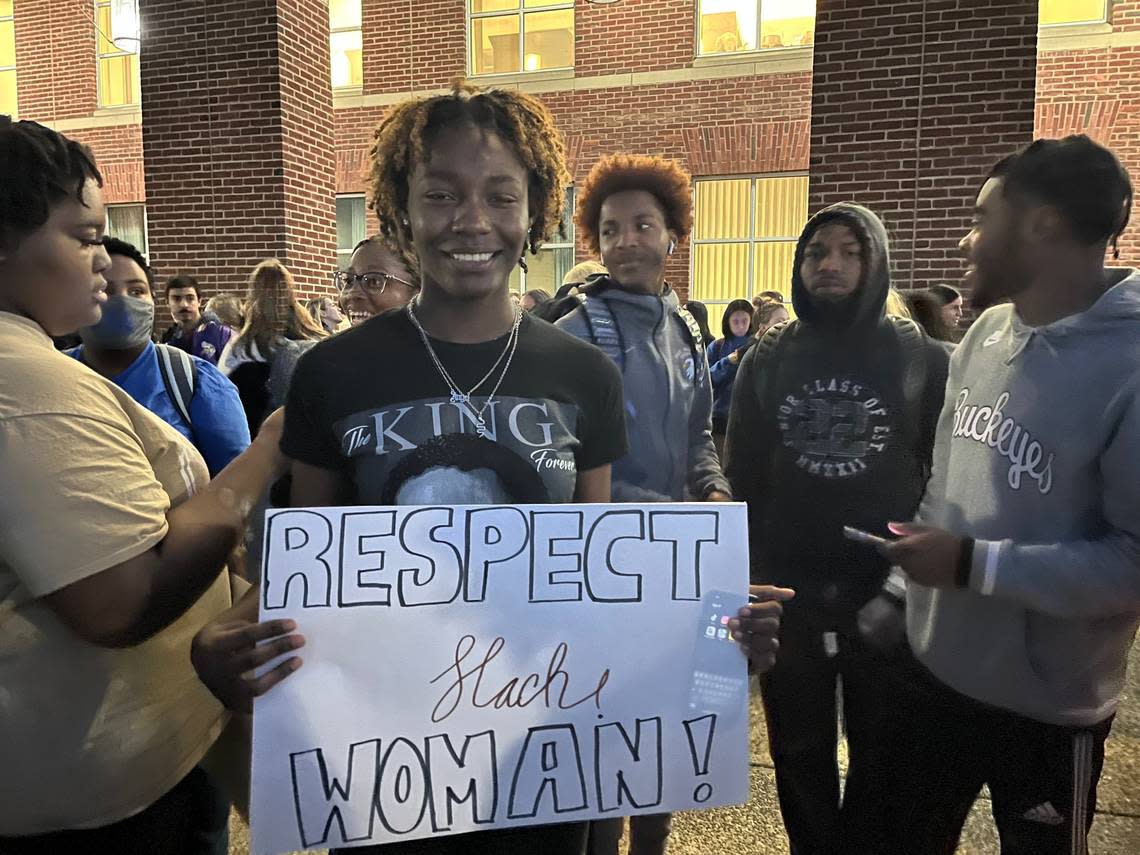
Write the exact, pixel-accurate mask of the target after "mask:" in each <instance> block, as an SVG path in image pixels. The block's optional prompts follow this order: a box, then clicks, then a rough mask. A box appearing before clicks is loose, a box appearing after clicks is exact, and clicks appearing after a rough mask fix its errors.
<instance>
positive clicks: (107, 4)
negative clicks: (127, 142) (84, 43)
mask: <svg viewBox="0 0 1140 855" xmlns="http://www.w3.org/2000/svg"><path fill="white" fill-rule="evenodd" d="M94 6H95V18H94V24H95V104H96V106H97V108H98V109H100V110H137V109H139V107H141V106H142V71H141V68H140V65H141V63H140V62H139V52H138V51H137V50H133V51H130V50H122V49H121V48H115V50H114V51H113V52H112V53H100V51H99V40H100V39H106V41H107V42H109V43H110V44H111V46H112V47H113V48H114V47H115V44H114V42H112V41H111V39H110V36H109V34H106V33H104V32H103V31H102V30H100V29H99V11H100V10H101V9H107V11H108V14H110V10H111V0H95V2H94ZM119 56H133V57H135V60H134V62H132V63H131V71H132V74H133V76H134V87H133V89H134V96H135V97H134V100H133V101H131V102H129V103H127V104H104V103H103V87H104V83H105V75H104V74H103V60H105V59H113V58H115V57H119Z"/></svg>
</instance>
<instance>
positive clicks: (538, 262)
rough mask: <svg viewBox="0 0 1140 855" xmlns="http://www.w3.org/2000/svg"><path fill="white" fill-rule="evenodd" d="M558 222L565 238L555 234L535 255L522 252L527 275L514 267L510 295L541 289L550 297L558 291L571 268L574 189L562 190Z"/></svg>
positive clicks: (572, 263)
mask: <svg viewBox="0 0 1140 855" xmlns="http://www.w3.org/2000/svg"><path fill="white" fill-rule="evenodd" d="M562 222H564V223H565V224H566V236H565V237H563V236H562V235H560V234H557V233H555V235H554V237H553V238H552V239H551V241H550V243H544V244H543V245H542V246H541V247H540V248H539V250H538V255H531V254H530V250H526V251H525V255H526V266H527V272H526V273H523V271H522V268H520V267H518V266H517V265H516V267H515V269H514V272H513V273H512V274H511V286H510V287H511V291H513V292H515V293H518V294H525V293H526V292H527V291H533V290H534V289H535V288H541V289H542V290H543V291H545V292H546V293H547V294H549V295H550V296H552V297H553V296H554V292H555V291H557V290H558V289H559V288H561V287H562V277H563V276H565V275H566V274H567V273H569V272H570V268H571V267H573V266H574V188H573V187H570V188H567V190H566V206H565V207H564V208H563V209H562Z"/></svg>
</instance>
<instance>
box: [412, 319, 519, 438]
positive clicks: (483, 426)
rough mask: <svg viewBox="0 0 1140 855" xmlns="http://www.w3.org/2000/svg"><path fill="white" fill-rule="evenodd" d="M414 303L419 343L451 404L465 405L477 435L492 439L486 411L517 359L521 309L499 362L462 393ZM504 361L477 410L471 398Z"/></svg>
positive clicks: (414, 321) (413, 320) (414, 322)
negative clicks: (434, 346)
mask: <svg viewBox="0 0 1140 855" xmlns="http://www.w3.org/2000/svg"><path fill="white" fill-rule="evenodd" d="M414 302H415V301H412V302H411V303H408V318H409V319H410V320H411V322H412V326H414V327H415V328H416V331H417V332H419V334H420V340H421V341H422V342H423V343H424V349H425V350H427V352H428V356H430V357H431V361H432V364H434V365H435V368H436V370H437V371H438V372H439V375H440V377H442V378H443V382H444V383H446V384H447V388H448V389H449V390H450V391H451V403H453V404H456V405H458V406H460V407H463V406H466V407H467V408H468V410H469V411H470V412H472V414H473V415H474V416H475V432H476V433H478V434H479V436H481V437H482V438H483V439H491V432H490V431H488V430H487V423H486V421H485V420H484V419H483V413H484V412H486V410H487V407H489V406H490V405H491V402H492V401H494V400H495V395H497V394H498V392H499V387H500V386H502V385H503V380H504V379H505V378H506V376H507V371H509V370H510V367H511V360H513V359H514V358H515V350H516V349H517V348H518V344H519V326H520V325H521V324H522V309H521V308H516V309H515V321H514V324H513V325H512V326H511V332H510V335H509V336H507V343H506V345H505V346H504V347H503V352H502V353H500V354H499V357H498V359H496V360H495V362H494V363H493V364H492V365H491V367H490V369H488V371H487V373H486V374H484V375H483V378H482V379H481V380H480V381H479V382H478V383H476V384H475V385H474V386H472V387H471V388H470V389H469V390H468V391H467V392H463V391H462V390H461V389H460V388H459V384H458V383H456V382H455V380H453V379H452V377H451V375H450V374H449V373H448V371H447V369H446V368H444V367H443V363H442V362H441V361H440V358H439V356H438V355H437V354H436V352H435V348H433V347H432V346H431V341H430V340H429V339H428V334H427V332H426V331H425V330H424V328H423V326H422V325H421V324H420V319H419V318H417V317H416V312H415V309H414V308H413V303H414ZM504 358H506V364H505V365H503V371H502V373H501V374H500V375H499V379H498V380H497V381H496V382H495V386H494V388H493V389H491V394H490V395H488V396H487V397H486V398H485V399H484V401H483V406H481V407H480V408H479V409H478V410H475V409H474V408H473V407H472V406H471V396H472V395H474V394H475V392H476V391H478V389H479V387H480V386H482V385H483V384H484V383H486V382H487V381H488V380H489V379H490V378H491V375H492V374H494V373H495V369H496V368H498V367H499V364H500V363H501V362H502V361H503V359H504Z"/></svg>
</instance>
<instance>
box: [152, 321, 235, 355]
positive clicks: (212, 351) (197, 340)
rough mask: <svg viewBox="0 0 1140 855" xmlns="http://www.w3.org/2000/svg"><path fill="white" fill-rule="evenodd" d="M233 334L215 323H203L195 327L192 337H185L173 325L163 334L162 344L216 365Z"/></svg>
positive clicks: (176, 326)
mask: <svg viewBox="0 0 1140 855" xmlns="http://www.w3.org/2000/svg"><path fill="white" fill-rule="evenodd" d="M233 334H234V331H233V330H232V329H230V328H229V327H227V326H225V325H224V324H220V323H218V322H217V321H203V322H202V323H200V324H198V326H197V327H195V329H194V333H193V335H186V334H185V333H184V332H183V331H182V328H181V327H180V326H178V325H177V324H175V325H174V326H172V327H171V328H170V329H168V330H167V331H166V332H165V333H164V334H163V336H162V343H163V344H169V345H173V346H174V347H177V348H178V349H180V350H185V351H186V352H187V353H189V354H190V355H191V356H197V357H199V358H200V359H205V360H206V361H207V362H211V363H213V364H214V365H217V364H218V357H219V356H221V355H222V350H223V349H224V348H225V346H226V342H228V341H229V340H230V336H232V335H233Z"/></svg>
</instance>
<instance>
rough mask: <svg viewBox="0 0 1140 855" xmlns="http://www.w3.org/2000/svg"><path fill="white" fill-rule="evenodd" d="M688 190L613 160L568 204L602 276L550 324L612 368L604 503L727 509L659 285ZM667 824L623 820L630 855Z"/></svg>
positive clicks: (606, 840)
mask: <svg viewBox="0 0 1140 855" xmlns="http://www.w3.org/2000/svg"><path fill="white" fill-rule="evenodd" d="M690 183H691V180H690V176H689V174H688V173H687V172H686V171H685V170H684V169H683V168H682V167H681V166H680V165H679V164H678V163H676V162H675V161H672V160H665V159H663V158H660V157H644V156H636V155H628V154H615V155H611V156H609V157H604V158H602V159H601V160H600V161H599V162H598V163H597V164H595V165H594V167H593V169H591V170H590V173H589V175H588V176H587V178H586V181H585V184H584V186H583V187H582V191H581V193H580V195H579V201H578V212H577V220H576V222H577V226H578V229H579V231H578V234H579V235H581V236H582V237H583V239H584V241H585V244H586V247H587V249H589V250H590V252H591V253H592V254H596V255H600V257H601V260H602V264H603V265H605V267H606V270H607V271H608V272H609V275H608V276H607V277H604V278H601V279H596V280H593V281H592V282H591V283H590V284H589V285H587V286H584V287H583V288H582V289H581V294H582V295H583V297H584V299H582V302H581V303H580V304H579V305H578V306H576V307H575V308H574V309H573V310H572V311H570V312H569V313H567V314H565V315H564V316H563V317H561V318H559V319H558V321H557V324H558V326H559V327H561V328H562V329H564V330H566V331H568V332H570V333H573V334H574V335H576V336H577V337H578V338H581V339H584V340H586V341H589V342H592V343H593V344H596V345H598V346H599V347H600V348H601V349H602V351H603V352H604V353H606V354H607V355H608V356H610V358H611V359H613V360H614V362H615V363H616V364H617V365H618V367H619V368H620V369H621V370H622V377H623V381H624V388H625V411H626V424H627V425H628V429H629V438H630V443H629V448H630V450H629V453H627V454H626V455H625V456H624V457H622V458H621V459H620V460H618V461H617V462H616V463H615V464H614V468H613V499H614V501H615V502H669V501H674V502H676V501H684V500H694V499H695V500H698V501H699V500H705V501H731V497H730V494H729V487H728V481H727V480H726V479H725V477H724V475H723V474H722V473H721V468H720V461H719V460H718V459H717V454H716V449H715V448H714V447H713V439H712V422H711V416H712V382H711V380H710V378H709V368H708V362H707V360H706V358H705V349H704V346H703V341H702V339H701V333H700V330H699V328H698V325H697V322H696V321H695V320H694V319H693V317H692V315H690V314H689V313H688V312H687V311H686V310H685V309H683V308H682V307H681V305H680V303H679V302H678V299H677V294H676V292H674V291H673V289H672V288H670V287H669V285H668V283H667V282H666V281H665V266H666V262H667V261H668V259H669V256H670V255H672V254H673V252H674V251H675V250H676V248H677V245H678V244H679V243H681V242H682V241H683V240H684V239H685V238H686V237H688V235H689V231H690V229H691V228H692V223H693V216H692V195H691V191H690V189H689V188H690ZM787 595H790V592H788V593H787V594H785V593H783V592H781V593H780V594H778V595H777V594H771V593H770V596H787ZM754 665H755V667H757V668H759V669H760V670H766V667H765V663H764V662H763V661H757V662H754ZM670 825H671V817H670V815H669V814H651V815H642V816H636V817H633V818H632V819H631V821H630V838H631V845H630V850H631V851H632V852H637V853H661V852H664V851H665V846H666V842H667V840H668V837H669V830H670ZM621 831H622V822H621V820H620V819H614V820H603V821H595V822H594V823H592V825H591V829H590V852H591V855H614V853H616V852H617V849H618V841H619V838H620V837H621Z"/></svg>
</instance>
